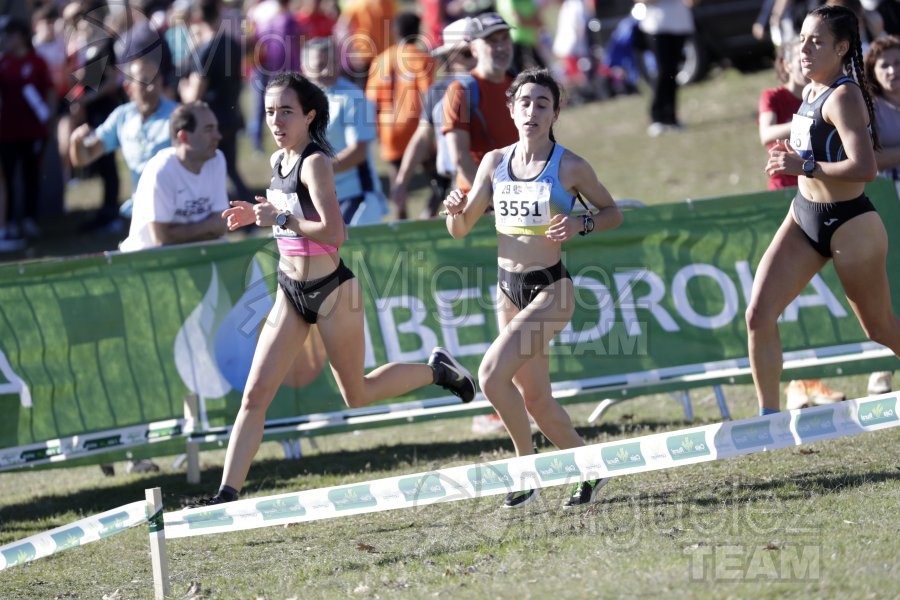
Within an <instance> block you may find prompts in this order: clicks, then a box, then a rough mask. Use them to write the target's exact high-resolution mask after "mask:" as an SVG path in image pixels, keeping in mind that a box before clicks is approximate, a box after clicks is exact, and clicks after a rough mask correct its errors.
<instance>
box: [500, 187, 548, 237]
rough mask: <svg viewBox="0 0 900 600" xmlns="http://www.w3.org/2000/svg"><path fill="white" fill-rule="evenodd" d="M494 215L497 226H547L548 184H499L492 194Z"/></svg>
mask: <svg viewBox="0 0 900 600" xmlns="http://www.w3.org/2000/svg"><path fill="white" fill-rule="evenodd" d="M494 215H495V218H496V220H497V225H507V226H518V227H529V226H535V225H549V224H550V216H551V215H550V184H549V183H545V182H541V181H524V182H508V183H502V184H500V186H499V189H497V190H495V192H494Z"/></svg>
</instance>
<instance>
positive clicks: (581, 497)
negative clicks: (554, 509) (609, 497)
mask: <svg viewBox="0 0 900 600" xmlns="http://www.w3.org/2000/svg"><path fill="white" fill-rule="evenodd" d="M607 483H609V478H608V477H607V478H606V479H591V480H589V481H582V482H581V483H579V484H578V485H576V486H575V489H574V490H572V496H571V497H569V499H568V500H566V501H565V503H564V504H563V508H574V507H576V506H582V505H584V504H590V503H591V502H593V501H594V500H596V499H597V490H599V489H600V488H602V487H603V486H604V485H606V484H607Z"/></svg>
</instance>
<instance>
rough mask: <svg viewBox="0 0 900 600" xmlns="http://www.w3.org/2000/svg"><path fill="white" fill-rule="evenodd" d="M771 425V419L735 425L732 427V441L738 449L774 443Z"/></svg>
mask: <svg viewBox="0 0 900 600" xmlns="http://www.w3.org/2000/svg"><path fill="white" fill-rule="evenodd" d="M770 425H771V423H770V422H769V421H763V422H762V423H748V424H746V425H734V426H732V427H731V442H732V443H733V444H734V447H735V448H737V449H738V450H743V449H745V448H753V447H755V446H764V445H766V444H772V443H774V442H773V440H772V431H771V429H770Z"/></svg>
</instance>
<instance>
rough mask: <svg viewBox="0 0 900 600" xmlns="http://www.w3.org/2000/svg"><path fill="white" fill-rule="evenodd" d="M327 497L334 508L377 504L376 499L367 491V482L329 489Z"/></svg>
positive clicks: (345, 508)
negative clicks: (349, 486)
mask: <svg viewBox="0 0 900 600" xmlns="http://www.w3.org/2000/svg"><path fill="white" fill-rule="evenodd" d="M328 499H329V500H330V501H331V503H332V504H333V505H334V508H335V509H336V510H352V509H354V508H365V507H368V506H376V505H377V504H378V500H377V499H376V498H375V496H373V495H372V492H370V491H369V484H365V485H355V486H353V487H351V488H342V489H339V490H331V491H330V492H328Z"/></svg>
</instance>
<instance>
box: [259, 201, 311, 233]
mask: <svg viewBox="0 0 900 600" xmlns="http://www.w3.org/2000/svg"><path fill="white" fill-rule="evenodd" d="M266 200H268V202H269V204H271V205H272V206H274V207H275V208H276V209H278V212H280V213H282V212H285V211H288V212H290V213H291V214H292V215H294V216H295V217H297V218H300V219H303V218H304V215H303V210H302V209H301V208H300V200H299V198H298V197H297V194H296V193H291V194H285V193H284V192H283V191H281V190H266ZM272 232H273V234H274V235H275V237H301V236H300V234H298V233H297V232H295V231H291V230H290V229H287V228H284V227H279V226H278V225H272Z"/></svg>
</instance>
